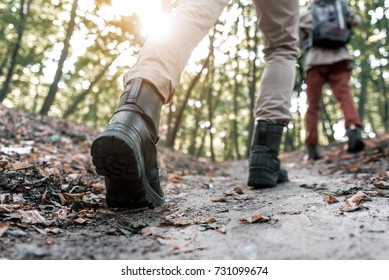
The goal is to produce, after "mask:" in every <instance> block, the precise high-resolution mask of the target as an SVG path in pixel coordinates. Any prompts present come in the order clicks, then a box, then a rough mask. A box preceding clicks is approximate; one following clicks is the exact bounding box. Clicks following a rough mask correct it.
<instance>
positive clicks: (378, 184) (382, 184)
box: [373, 181, 389, 189]
mask: <svg viewBox="0 0 389 280" xmlns="http://www.w3.org/2000/svg"><path fill="white" fill-rule="evenodd" d="M373 185H374V187H376V188H378V189H389V182H385V181H379V182H376V183H374V184H373Z"/></svg>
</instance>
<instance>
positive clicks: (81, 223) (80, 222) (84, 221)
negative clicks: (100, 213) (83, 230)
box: [74, 218, 87, 225]
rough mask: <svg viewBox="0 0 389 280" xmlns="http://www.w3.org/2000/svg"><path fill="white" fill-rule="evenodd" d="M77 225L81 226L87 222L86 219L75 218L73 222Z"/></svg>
mask: <svg viewBox="0 0 389 280" xmlns="http://www.w3.org/2000/svg"><path fill="white" fill-rule="evenodd" d="M74 221H75V222H76V223H77V224H80V225H83V224H85V223H86V222H87V220H86V219H83V218H77V219H75V220H74Z"/></svg>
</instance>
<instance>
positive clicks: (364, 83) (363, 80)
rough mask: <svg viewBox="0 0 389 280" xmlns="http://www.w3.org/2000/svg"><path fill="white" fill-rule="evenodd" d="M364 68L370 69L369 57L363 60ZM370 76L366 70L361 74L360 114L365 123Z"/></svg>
mask: <svg viewBox="0 0 389 280" xmlns="http://www.w3.org/2000/svg"><path fill="white" fill-rule="evenodd" d="M361 67H362V69H369V68H370V66H369V65H368V58H366V59H365V61H363V62H362V66H361ZM368 79H369V77H368V76H367V75H366V72H365V71H362V72H361V76H360V83H361V91H360V94H359V103H358V114H359V117H360V119H361V122H362V123H363V119H364V116H365V103H366V97H367V81H368Z"/></svg>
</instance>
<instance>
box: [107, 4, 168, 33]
mask: <svg viewBox="0 0 389 280" xmlns="http://www.w3.org/2000/svg"><path fill="white" fill-rule="evenodd" d="M111 3H112V8H113V10H114V12H115V13H117V14H120V15H132V14H137V15H138V16H139V18H140V20H141V24H142V30H141V32H142V35H144V36H150V35H153V36H155V37H163V36H164V35H165V34H166V32H167V30H168V16H167V15H166V14H164V13H163V12H162V3H161V0H141V1H140V0H112V2H111Z"/></svg>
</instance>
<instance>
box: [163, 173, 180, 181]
mask: <svg viewBox="0 0 389 280" xmlns="http://www.w3.org/2000/svg"><path fill="white" fill-rule="evenodd" d="M166 180H167V181H169V182H174V183H179V182H181V181H182V176H181V175H179V174H176V173H172V174H169V175H168V176H167V178H166Z"/></svg>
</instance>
